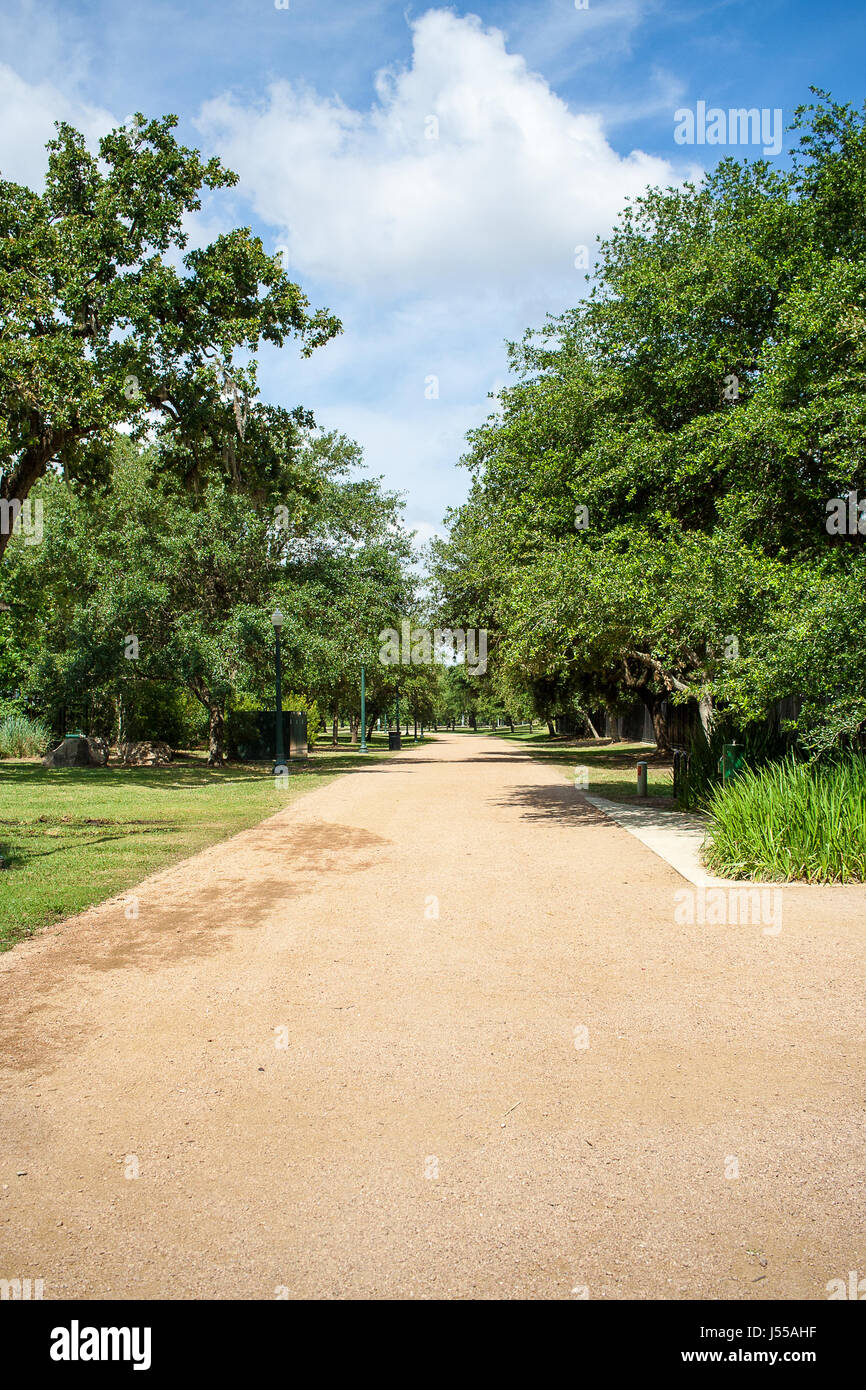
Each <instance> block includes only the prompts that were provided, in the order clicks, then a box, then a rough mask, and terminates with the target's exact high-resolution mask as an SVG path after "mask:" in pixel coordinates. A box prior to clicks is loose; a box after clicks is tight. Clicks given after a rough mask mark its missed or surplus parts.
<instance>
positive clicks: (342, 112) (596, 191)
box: [198, 10, 674, 297]
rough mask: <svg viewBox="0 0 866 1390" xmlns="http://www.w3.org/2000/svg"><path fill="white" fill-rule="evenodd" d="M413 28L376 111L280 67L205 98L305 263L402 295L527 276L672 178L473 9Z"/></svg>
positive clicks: (296, 259) (564, 258)
mask: <svg viewBox="0 0 866 1390" xmlns="http://www.w3.org/2000/svg"><path fill="white" fill-rule="evenodd" d="M412 38H413V55H412V63H411V66H410V67H408V68H406V69H402V70H395V69H387V70H383V71H382V72H380V73H379V74H378V76H377V80H376V90H377V101H376V102H375V104H374V105H373V107H372V108H371V109H370V110H369V111H366V112H360V111H356V110H353V109H351V108H350V107H348V106H346V105H345V104H344V103H343V102H342V101H340V100H339V99H338V98H336V97H333V98H325V97H320V96H318V95H317V94H316V93H314V92H312V91H310V90H308V89H301V88H299V87H298V86H297V85H292V84H290V83H288V82H284V81H280V82H276V83H274V84H273V85H272V86H271V87H270V88H269V90H268V95H267V99H266V100H265V101H264V102H262V103H258V104H255V105H244V104H243V103H242V102H241V101H240V100H239V99H238V98H237V97H234V96H232V95H230V94H227V95H224V96H222V97H219V98H216V99H214V100H212V101H209V102H207V103H206V104H205V105H204V107H203V108H202V111H201V114H200V117H199V121H198V126H199V129H200V131H201V132H202V135H203V136H204V137H205V138H206V140H207V141H208V143H209V144H211V145H212V146H213V147H214V148H215V149H217V150H218V151H219V152H220V154H221V155H222V157H223V158H224V159H225V162H226V163H228V164H229V165H230V166H231V167H232V168H234V169H236V170H237V171H238V172H239V173H240V175H241V178H242V185H241V188H242V191H243V192H244V193H246V195H247V196H248V197H250V199H251V201H252V202H253V204H254V206H255V209H256V212H257V213H258V215H259V216H260V217H261V218H262V219H263V220H264V221H266V222H267V223H269V224H270V225H271V226H273V227H274V228H276V229H278V232H279V238H278V239H279V240H281V241H283V242H284V243H285V244H286V246H287V247H288V249H289V253H290V254H289V257H288V261H289V265H290V268H291V269H292V270H293V271H296V272H298V273H300V274H301V275H302V276H307V277H312V278H315V279H317V280H325V281H328V282H330V283H331V284H334V285H335V286H346V287H354V288H357V289H359V290H360V289H364V290H375V292H376V293H379V294H381V293H386V294H387V293H391V294H393V295H394V296H395V297H396V296H399V295H401V294H410V295H412V294H417V295H426V294H430V295H437V296H442V295H443V294H446V295H447V294H448V293H449V292H451V291H454V290H458V289H459V290H461V291H466V290H467V289H469V288H470V287H472V286H478V287H479V288H480V287H487V288H488V289H494V288H495V289H498V290H499V291H500V292H507V291H508V290H509V289H510V288H511V287H512V286H514V285H516V284H520V285H521V287H522V289H523V291H524V292H525V291H526V288H527V285H528V283H530V282H532V281H533V280H535V281H536V282H538V283H539V284H545V283H547V282H549V281H550V280H551V278H553V279H559V278H560V277H561V276H563V275H568V274H569V273H573V272H572V260H573V247H574V246H575V245H576V244H587V245H590V246H591V245H592V244H593V243H594V240H595V237H596V234H598V233H602V234H603V233H605V232H606V231H607V230H608V229H609V228H610V226H611V224H612V222H613V221H614V219H615V217H616V215H617V213H618V211H619V210H620V208H621V207H622V204H623V201H624V199H625V197H626V196H627V195H629V194H634V193H637V192H639V191H641V190H642V189H643V188H644V187H645V186H646V185H647V184H648V183H660V182H662V183H663V182H671V181H673V179H674V172H673V170H672V168H671V166H670V165H669V164H668V163H667V162H666V161H664V160H661V159H658V158H654V157H651V156H649V155H647V154H644V153H642V152H640V151H634V152H632V153H631V154H629V155H628V156H626V157H622V156H620V155H619V154H617V152H616V151H615V150H614V149H612V147H611V146H610V145H609V144H608V142H607V140H606V138H605V135H604V130H603V126H602V121H601V118H600V117H599V116H598V115H593V114H576V113H574V112H573V111H571V110H570V109H569V107H568V106H567V105H566V103H565V102H564V101H563V100H562V99H561V98H560V97H558V96H557V95H556V94H555V93H554V92H553V91H551V89H550V87H549V86H548V84H547V83H546V82H545V80H544V79H543V78H542V77H540V76H539V75H538V74H536V73H533V72H531V71H530V70H529V69H528V67H527V64H526V62H525V60H524V59H523V58H522V57H521V56H519V55H518V54H512V53H509V52H508V51H507V49H506V46H505V39H504V36H503V34H502V33H501V31H499V30H498V29H490V28H485V27H484V26H483V25H482V23H481V21H480V20H479V19H477V18H476V17H475V16H472V15H470V16H467V17H465V18H464V17H459V16H457V15H455V14H453V13H451V12H450V11H445V10H430V11H428V12H427V13H426V14H424V15H423V16H421V17H420V18H419V19H417V20H415V21H414V22H413V24H412ZM431 118H435V122H437V123H438V138H427V132H430V133H432V132H433V131H434V130H435V129H436V126H435V125H434V123H433V120H431Z"/></svg>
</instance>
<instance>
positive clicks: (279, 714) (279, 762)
mask: <svg viewBox="0 0 866 1390" xmlns="http://www.w3.org/2000/svg"><path fill="white" fill-rule="evenodd" d="M274 632H275V633H276V638H277V710H276V718H277V727H276V735H277V737H276V755H275V758H274V772H276V770H277V768H284V767H286V755H285V753H284V751H283V687H282V671H281V669H280V629H279V628H278V627H275V628H274Z"/></svg>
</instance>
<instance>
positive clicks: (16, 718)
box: [0, 714, 51, 758]
mask: <svg viewBox="0 0 866 1390" xmlns="http://www.w3.org/2000/svg"><path fill="white" fill-rule="evenodd" d="M50 743H51V730H50V729H49V728H48V725H47V724H43V723H42V721H41V720H40V719H30V718H29V717H28V716H27V715H26V714H8V715H7V716H6V718H5V719H0V758H38V757H39V755H40V754H42V753H45V752H47V750H48V746H49V744H50Z"/></svg>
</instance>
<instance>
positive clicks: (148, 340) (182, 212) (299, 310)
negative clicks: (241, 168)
mask: <svg viewBox="0 0 866 1390" xmlns="http://www.w3.org/2000/svg"><path fill="white" fill-rule="evenodd" d="M176 124H177V118H176V117H174V116H165V117H163V118H162V119H160V120H152V121H147V120H145V118H144V117H143V116H141V115H137V116H135V117H134V118H133V120H132V121H131V123H130V124H129V125H128V126H124V127H121V128H119V129H117V130H114V131H112V132H111V133H110V134H109V135H106V136H104V137H103V138H102V140H101V141H100V142H99V149H98V152H97V153H91V152H90V151H89V150H88V149H87V147H86V144H85V141H84V138H83V136H82V135H81V134H80V133H79V132H78V131H76V130H74V129H73V128H72V127H71V126H69V125H66V124H64V123H61V124H58V127H57V136H56V138H55V139H54V140H52V141H51V142H50V143H49V146H48V151H49V162H48V174H47V177H46V183H45V189H44V191H43V192H42V193H41V194H38V193H35V192H33V191H32V190H30V189H29V188H25V187H22V186H20V185H17V184H13V183H9V182H3V181H0V498H18V499H19V500H23V499H24V498H26V497H27V496H28V495H29V493H30V492H31V490H32V488H33V486H34V484H35V483H36V482H37V481H38V480H39V479H40V478H42V477H44V475H45V473H46V471H47V470H49V469H50V468H52V467H53V466H56V465H62V469H63V473H64V476H65V477H66V478H67V480H70V481H74V482H78V483H80V484H81V485H82V486H83V487H85V488H90V487H93V486H94V485H99V484H103V483H105V481H106V480H107V478H108V474H109V466H110V465H109V458H110V452H111V445H112V442H113V438H114V432H115V430H116V428H117V426H119V425H125V426H128V427H131V428H132V429H133V430H134V431H135V432H136V433H137V434H138V435H139V436H140V437H144V435H145V434H147V435H148V436H151V435H152V434H153V433H154V432H155V434H156V438H157V439H158V441H159V442H160V445H161V448H162V452H161V457H162V459H163V463H164V466H165V467H166V468H167V469H169V470H171V472H172V473H173V475H174V476H175V477H176V478H178V479H179V480H180V481H181V482H183V483H185V484H186V485H189V486H192V487H200V486H201V485H202V483H203V481H204V480H205V478H206V477H207V475H208V474H209V473H210V472H216V473H218V474H220V475H222V476H224V477H230V478H232V479H233V480H235V481H237V480H240V479H243V481H244V482H246V483H247V484H248V485H250V486H256V487H258V488H260V489H261V490H263V491H265V492H266V491H267V490H268V488H269V487H270V485H271V484H272V481H273V480H272V478H271V476H270V473H271V469H272V465H273V460H274V456H275V451H276V452H278V451H279V446H280V443H284V442H285V440H286V438H287V437H288V436H290V435H291V433H292V431H293V429H294V428H295V425H296V423H304V422H308V420H307V417H306V416H305V414H304V412H295V413H294V414H290V413H288V412H285V411H282V412H277V411H271V412H268V411H267V410H266V409H265V408H264V407H258V408H257V409H256V408H255V406H254V405H253V404H252V403H254V402H255V397H256V364H255V357H254V354H255V352H256V349H257V348H258V346H259V344H260V343H261V342H269V343H273V344H275V345H277V346H280V345H282V344H283V343H284V342H285V341H286V340H287V339H288V338H290V337H292V336H296V337H298V338H299V339H300V342H301V346H302V351H303V353H304V354H305V355H306V354H309V353H310V352H311V351H312V350H313V349H314V348H315V347H316V346H317V345H318V344H320V343H323V342H326V341H327V340H328V339H329V338H331V337H332V336H333V335H334V334H335V333H337V332H339V331H340V325H339V323H338V321H337V320H336V319H335V318H333V316H332V315H330V314H329V313H328V312H327V311H326V310H320V311H317V312H315V313H312V314H311V313H309V312H308V310H309V304H308V301H307V299H306V297H305V296H304V295H303V293H302V292H301V290H300V289H299V287H298V286H297V285H295V284H293V283H292V282H291V281H290V280H289V279H288V277H287V275H286V274H285V272H284V270H283V268H282V265H281V262H280V259H279V257H275V256H269V255H267V254H266V252H265V250H264V248H263V246H262V243H261V241H260V239H259V238H258V237H255V236H253V235H252V233H251V231H250V230H249V228H238V229H236V230H234V231H231V232H228V233H226V234H223V235H220V236H219V237H217V238H216V240H215V241H214V242H212V243H211V244H210V245H209V246H205V247H202V248H197V249H195V250H192V251H188V252H186V253H185V254H182V253H184V252H185V248H186V244H187V234H186V232H185V231H184V220H185V218H186V217H187V215H188V214H189V213H190V212H194V211H196V210H198V209H199V208H200V207H201V195H202V191H203V190H205V189H207V190H218V189H222V188H227V187H231V186H232V185H234V184H235V183H236V182H237V178H236V175H234V174H233V173H231V171H229V170H227V169H224V168H223V166H222V165H221V164H220V162H219V160H217V159H211V160H208V161H207V162H206V163H205V162H203V161H202V160H201V158H200V157H199V155H198V154H197V153H196V152H195V151H194V150H189V149H186V148H185V147H184V146H182V145H179V144H178V143H177V141H176V140H175V137H174V135H173V130H174V127H175V126H176ZM236 353H237V354H240V355H242V356H243V358H244V362H245V365H243V366H236V365H234V362H233V358H234V356H235V354H236ZM248 417H250V418H248ZM275 429H276V430H277V432H278V433H279V434H280V435H281V436H282V438H281V439H279V440H277V441H275V449H271V448H269V447H268V439H273V435H274V431H275ZM263 436H266V437H267V438H266V437H263ZM8 539H9V537H8V534H6V533H5V532H4V533H3V534H0V553H2V551H3V550H4V549H5V547H6V544H7V542H8Z"/></svg>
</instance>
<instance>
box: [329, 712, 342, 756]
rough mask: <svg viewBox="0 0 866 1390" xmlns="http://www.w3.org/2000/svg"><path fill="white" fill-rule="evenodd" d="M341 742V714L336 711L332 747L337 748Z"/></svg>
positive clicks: (332, 729) (332, 731)
mask: <svg viewBox="0 0 866 1390" xmlns="http://www.w3.org/2000/svg"><path fill="white" fill-rule="evenodd" d="M339 742H340V716H339V714H338V713H337V712H336V711H335V712H334V722H333V724H332V726H331V747H332V748H337V747H338V745H339Z"/></svg>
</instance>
